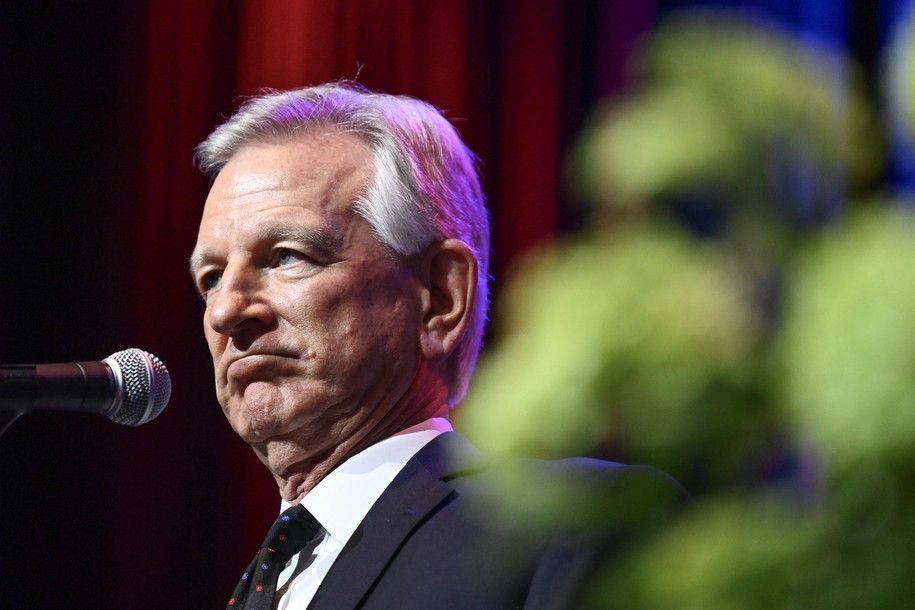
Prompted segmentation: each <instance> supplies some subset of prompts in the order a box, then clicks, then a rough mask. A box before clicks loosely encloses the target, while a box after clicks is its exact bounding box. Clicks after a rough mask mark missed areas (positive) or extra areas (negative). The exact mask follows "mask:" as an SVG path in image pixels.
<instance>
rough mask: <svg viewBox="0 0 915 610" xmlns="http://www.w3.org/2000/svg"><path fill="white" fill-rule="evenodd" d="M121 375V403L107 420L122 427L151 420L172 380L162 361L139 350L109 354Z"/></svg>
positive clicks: (167, 395) (160, 408) (161, 406)
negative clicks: (122, 378)
mask: <svg viewBox="0 0 915 610" xmlns="http://www.w3.org/2000/svg"><path fill="white" fill-rule="evenodd" d="M109 358H110V359H111V360H114V361H115V362H117V363H118V365H120V367H121V371H122V373H123V375H124V404H122V405H121V407H120V408H119V409H118V410H117V411H116V412H115V413H114V414H113V415H111V420H112V421H114V422H117V423H119V424H124V425H126V426H139V425H141V424H145V423H147V422H149V421H152V420H153V419H155V418H156V417H158V415H159V414H160V413H161V412H162V411H163V409H165V405H166V404H167V403H168V399H169V398H171V395H172V381H171V378H170V377H169V375H168V370H167V369H166V368H165V365H164V364H162V361H161V360H159V359H158V358H156V357H155V356H153V355H152V354H150V353H148V352H144V351H143V350H141V349H136V348H132V349H126V350H124V351H120V352H117V353H115V354H112V355H111V356H109Z"/></svg>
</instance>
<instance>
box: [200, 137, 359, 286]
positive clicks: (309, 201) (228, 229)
mask: <svg viewBox="0 0 915 610" xmlns="http://www.w3.org/2000/svg"><path fill="white" fill-rule="evenodd" d="M372 160H373V155H372V152H371V149H370V148H369V146H368V144H367V143H365V141H363V140H362V139H361V138H359V137H358V136H355V135H353V134H349V133H346V132H343V131H330V132H322V133H310V134H306V135H303V136H301V137H297V138H296V139H294V140H289V141H284V142H280V143H256V144H249V145H246V146H244V147H242V148H241V149H239V151H238V152H236V153H235V155H233V156H232V158H231V159H230V160H229V162H228V163H226V165H225V166H224V167H223V168H222V170H221V171H220V172H219V174H218V175H217V176H216V180H214V182H213V186H212V188H211V189H210V193H209V195H208V196H207V200H206V203H205V204H204V209H203V216H202V218H201V221H200V230H199V232H198V235H197V247H196V248H195V251H194V255H193V256H192V261H191V263H192V269H193V268H195V267H199V266H201V265H202V264H203V261H205V260H209V259H212V258H222V257H224V256H225V255H226V252H224V251H225V250H226V249H232V248H234V247H236V246H239V247H240V246H243V245H244V244H245V243H247V241H250V240H254V241H258V240H263V239H266V238H265V237H264V235H273V234H274V233H277V232H285V233H282V234H283V235H287V234H288V233H289V231H290V227H298V229H296V234H297V235H302V234H303V233H302V232H303V231H307V232H308V234H309V235H320V236H321V240H311V241H316V243H317V242H318V241H321V243H325V244H338V245H339V246H340V247H345V244H346V243H349V242H350V241H352V239H353V238H354V237H355V233H359V234H360V235H361V233H368V234H369V235H371V230H370V229H369V228H368V225H367V223H366V222H365V221H364V220H363V219H362V218H361V217H359V216H358V215H356V214H355V213H354V212H353V211H352V205H353V203H354V201H355V200H356V198H357V197H358V196H360V195H362V194H363V193H364V191H365V188H366V186H367V185H368V183H369V180H370V179H371V177H372V172H373V164H372ZM362 225H365V227H362ZM372 239H373V241H374V238H372ZM233 244H234V245H233Z"/></svg>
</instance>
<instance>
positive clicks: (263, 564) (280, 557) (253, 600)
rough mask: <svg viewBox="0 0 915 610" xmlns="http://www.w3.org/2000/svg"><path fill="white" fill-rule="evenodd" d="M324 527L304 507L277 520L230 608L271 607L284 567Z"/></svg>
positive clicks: (252, 608) (232, 609)
mask: <svg viewBox="0 0 915 610" xmlns="http://www.w3.org/2000/svg"><path fill="white" fill-rule="evenodd" d="M320 527H321V526H320V525H319V524H318V521H317V520H316V519H315V518H314V517H312V516H311V513H309V512H308V511H307V510H305V507H304V506H293V507H292V508H289V509H287V510H285V511H284V512H283V514H282V515H280V516H279V518H278V519H277V520H276V522H275V523H274V524H273V526H272V527H271V528H270V531H269V532H267V537H266V538H265V539H264V543H263V544H262V545H261V550H260V551H259V552H258V554H257V557H255V558H254V561H252V562H251V565H249V566H248V569H247V570H246V571H245V573H244V574H242V576H241V580H240V581H239V582H238V586H236V587H235V592H234V593H233V594H232V598H231V599H230V600H229V606H228V610H237V609H243V610H269V609H270V608H271V607H272V606H273V598H274V597H275V596H276V581H277V578H278V577H279V575H280V572H282V571H283V566H285V565H286V563H287V562H288V561H289V560H290V559H291V558H292V556H293V555H295V554H296V553H298V552H299V551H301V550H302V549H303V548H304V547H305V545H306V544H307V543H308V541H309V540H311V539H312V538H314V535H315V534H316V533H317V532H318V529H319V528H320Z"/></svg>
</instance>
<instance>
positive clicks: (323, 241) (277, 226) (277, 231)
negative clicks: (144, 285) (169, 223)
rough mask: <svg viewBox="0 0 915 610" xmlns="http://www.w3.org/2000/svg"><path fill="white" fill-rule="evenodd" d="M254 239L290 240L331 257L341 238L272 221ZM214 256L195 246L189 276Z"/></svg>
mask: <svg viewBox="0 0 915 610" xmlns="http://www.w3.org/2000/svg"><path fill="white" fill-rule="evenodd" d="M255 239H256V240H257V242H259V243H261V242H268V243H273V242H281V241H291V242H295V243H300V244H303V245H305V246H308V247H309V248H311V249H313V251H314V252H315V254H317V255H318V256H322V257H325V258H331V257H332V256H333V255H334V253H336V252H337V251H339V250H340V248H341V244H342V239H341V238H340V237H338V236H336V235H332V234H330V233H328V232H327V231H324V230H322V229H315V228H313V227H305V226H302V225H300V224H296V223H273V224H270V225H267V226H263V227H259V228H258V229H257V232H256V236H255ZM212 258H215V257H214V256H212V254H211V249H209V248H206V247H203V248H196V249H195V250H194V252H193V253H192V254H191V258H190V266H189V269H190V273H191V277H192V278H193V279H195V280H196V278H197V273H198V271H199V270H200V268H201V267H203V266H204V265H205V264H206V263H207V261H208V260H210V259H212Z"/></svg>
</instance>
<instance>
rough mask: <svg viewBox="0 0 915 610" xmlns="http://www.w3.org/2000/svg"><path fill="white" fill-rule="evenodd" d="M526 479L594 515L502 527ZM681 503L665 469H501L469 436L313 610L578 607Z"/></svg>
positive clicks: (396, 489) (423, 465) (429, 448)
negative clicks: (634, 543)
mask: <svg viewBox="0 0 915 610" xmlns="http://www.w3.org/2000/svg"><path fill="white" fill-rule="evenodd" d="M517 471H522V472H523V473H524V475H523V477H524V480H526V481H529V482H530V484H531V486H532V487H531V489H536V490H540V491H543V490H549V489H552V488H554V487H556V486H560V485H562V486H565V487H563V493H562V494H561V498H562V501H561V502H559V508H560V509H562V508H563V507H564V508H568V504H569V503H572V505H573V506H579V507H582V508H584V509H585V510H583V511H576V510H572V511H568V510H564V511H563V513H564V514H563V515H557V514H551V512H552V511H553V510H554V509H553V508H551V507H547V510H546V514H540V513H538V511H537V510H532V511H521V512H524V513H525V515H524V516H523V517H519V518H517V519H515V518H510V519H503V518H502V514H501V513H502V512H503V511H500V510H499V504H500V499H499V494H498V491H499V489H501V488H504V487H505V481H506V480H507V479H505V478H502V477H503V475H505V473H508V472H517ZM517 478H518V477H517V476H515V477H514V478H513V480H517ZM570 482H571V484H570ZM531 496H532V498H538V497H540V496H539V495H538V494H537V493H532V494H531ZM678 497H680V492H679V491H678V489H677V487H676V484H675V483H673V482H672V481H670V480H669V479H667V478H665V477H664V475H661V474H659V473H658V472H657V471H650V470H649V469H643V468H638V467H629V466H621V465H619V464H612V463H608V462H600V461H597V460H584V459H573V460H560V461H555V462H538V461H524V462H518V463H517V464H515V465H514V466H513V467H511V468H509V467H501V466H500V467H493V466H492V465H490V464H487V462H486V460H485V459H484V457H483V456H482V455H481V454H480V453H479V452H478V451H477V450H476V449H475V448H474V447H473V446H472V445H471V444H470V443H469V442H468V441H467V440H466V439H465V438H464V437H462V436H461V435H459V434H456V433H445V434H442V435H440V436H439V437H437V438H436V439H434V440H433V441H432V442H430V443H429V444H428V445H426V447H424V448H423V449H422V450H421V451H420V452H419V453H418V454H417V455H416V456H414V458H413V459H411V460H410V461H409V462H408V463H407V465H406V466H405V467H404V469H403V470H402V471H401V472H400V474H399V475H398V476H397V477H396V478H395V479H394V481H393V482H392V483H391V485H390V486H389V487H388V489H387V490H385V492H384V493H383V494H382V495H381V497H380V498H379V499H378V501H377V502H376V503H375V505H374V506H373V507H372V509H371V510H370V511H369V513H368V514H367V515H366V517H365V519H364V520H363V522H362V524H361V525H360V526H359V528H358V529H357V530H356V532H355V533H354V534H353V536H352V538H351V539H350V541H349V543H348V544H347V545H346V547H345V548H344V549H343V551H342V552H341V554H340V556H339V557H338V558H337V560H336V561H335V563H334V565H333V567H332V568H331V569H330V571H329V573H328V574H327V576H326V577H325V579H324V581H323V582H322V584H321V586H320V587H319V589H318V591H317V593H316V595H315V598H314V600H313V601H312V603H311V605H310V606H309V608H312V609H314V610H347V609H350V608H361V609H365V610H369V609H396V610H413V609H416V610H420V609H422V610H430V609H451V608H453V609H461V610H487V609H494V610H495V609H499V610H503V609H507V608H524V609H525V610H538V609H554V608H576V607H578V606H577V602H576V601H575V600H576V595H577V594H578V592H579V590H580V588H581V587H582V585H583V583H585V582H586V579H587V577H588V576H589V574H590V573H591V570H592V568H593V567H594V566H595V564H598V563H602V562H606V561H612V559H613V558H614V557H615V556H616V555H617V554H618V552H619V550H620V549H621V548H623V547H624V546H625V545H626V544H627V543H628V541H630V540H631V539H632V538H633V537H634V536H635V535H642V534H644V533H645V532H646V531H650V530H651V529H653V528H654V527H655V521H656V518H655V516H651V517H648V515H649V514H651V515H663V514H665V513H667V512H668V508H669V507H670V505H671V504H672V503H676V498H678ZM516 499H517V498H516ZM542 499H543V498H542V497H541V500H542ZM536 501H540V500H536ZM534 508H536V507H534ZM646 509H650V510H646ZM528 512H529V513H530V514H527V513H528ZM557 512H558V511H557Z"/></svg>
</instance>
